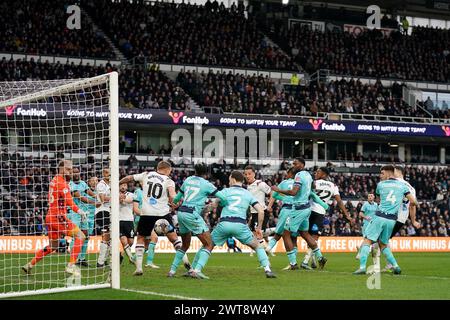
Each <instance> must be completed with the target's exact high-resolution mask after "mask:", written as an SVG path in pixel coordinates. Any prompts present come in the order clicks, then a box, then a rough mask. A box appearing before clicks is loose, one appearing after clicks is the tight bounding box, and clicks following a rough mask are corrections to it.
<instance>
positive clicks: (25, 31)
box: [0, 0, 115, 59]
mask: <svg viewBox="0 0 450 320" xmlns="http://www.w3.org/2000/svg"><path fill="white" fill-rule="evenodd" d="M67 6H68V4H67V2H65V1H61V0H57V1H55V0H6V1H1V2H0V12H1V13H2V14H1V16H0V26H2V27H1V28H0V52H15V53H27V54H39V55H52V56H53V55H54V56H71V57H89V58H107V59H111V58H115V54H114V52H113V49H112V48H111V46H110V45H109V44H108V42H107V41H106V39H105V38H104V36H103V35H102V34H101V32H99V31H98V30H95V28H94V27H93V25H92V23H91V22H90V21H89V19H87V18H86V17H85V16H83V13H82V12H81V14H80V22H81V25H80V28H79V29H72V30H71V29H69V28H68V27H67V23H68V19H69V17H70V16H71V15H70V14H68V13H66V8H67ZM71 13H72V14H73V12H71Z"/></svg>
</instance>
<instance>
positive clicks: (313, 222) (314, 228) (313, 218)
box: [308, 211, 324, 236]
mask: <svg viewBox="0 0 450 320" xmlns="http://www.w3.org/2000/svg"><path fill="white" fill-rule="evenodd" d="M323 218H324V215H323V214H320V213H317V212H314V211H312V212H311V215H310V216H309V230H308V233H309V234H311V235H313V234H317V235H319V236H320V235H321V234H322V230H323Z"/></svg>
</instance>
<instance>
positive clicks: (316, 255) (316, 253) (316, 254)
mask: <svg viewBox="0 0 450 320" xmlns="http://www.w3.org/2000/svg"><path fill="white" fill-rule="evenodd" d="M312 253H313V254H314V256H315V257H316V258H317V259H320V258H322V252H321V251H320V248H319V247H317V248H315V249H314V250H313V251H312Z"/></svg>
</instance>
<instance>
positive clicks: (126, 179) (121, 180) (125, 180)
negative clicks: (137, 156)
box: [119, 175, 137, 184]
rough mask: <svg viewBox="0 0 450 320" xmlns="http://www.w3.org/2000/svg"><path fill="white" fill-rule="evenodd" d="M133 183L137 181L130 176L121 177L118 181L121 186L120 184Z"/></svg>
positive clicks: (133, 176)
mask: <svg viewBox="0 0 450 320" xmlns="http://www.w3.org/2000/svg"><path fill="white" fill-rule="evenodd" d="M133 181H137V180H136V179H135V175H130V176H126V177H123V178H122V179H120V181H119V184H122V183H127V184H128V183H130V182H133Z"/></svg>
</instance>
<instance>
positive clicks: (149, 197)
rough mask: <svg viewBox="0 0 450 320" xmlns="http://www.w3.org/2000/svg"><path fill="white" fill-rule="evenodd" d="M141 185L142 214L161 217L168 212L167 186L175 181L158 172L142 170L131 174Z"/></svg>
mask: <svg viewBox="0 0 450 320" xmlns="http://www.w3.org/2000/svg"><path fill="white" fill-rule="evenodd" d="M133 179H134V181H139V183H140V184H141V186H142V198H143V201H142V215H143V216H157V217H162V216H165V215H166V214H168V213H169V212H170V206H169V196H168V188H169V187H173V188H175V182H173V180H172V179H170V178H169V177H168V176H165V175H162V174H159V173H158V172H155V171H152V172H143V173H140V174H135V175H133Z"/></svg>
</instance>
